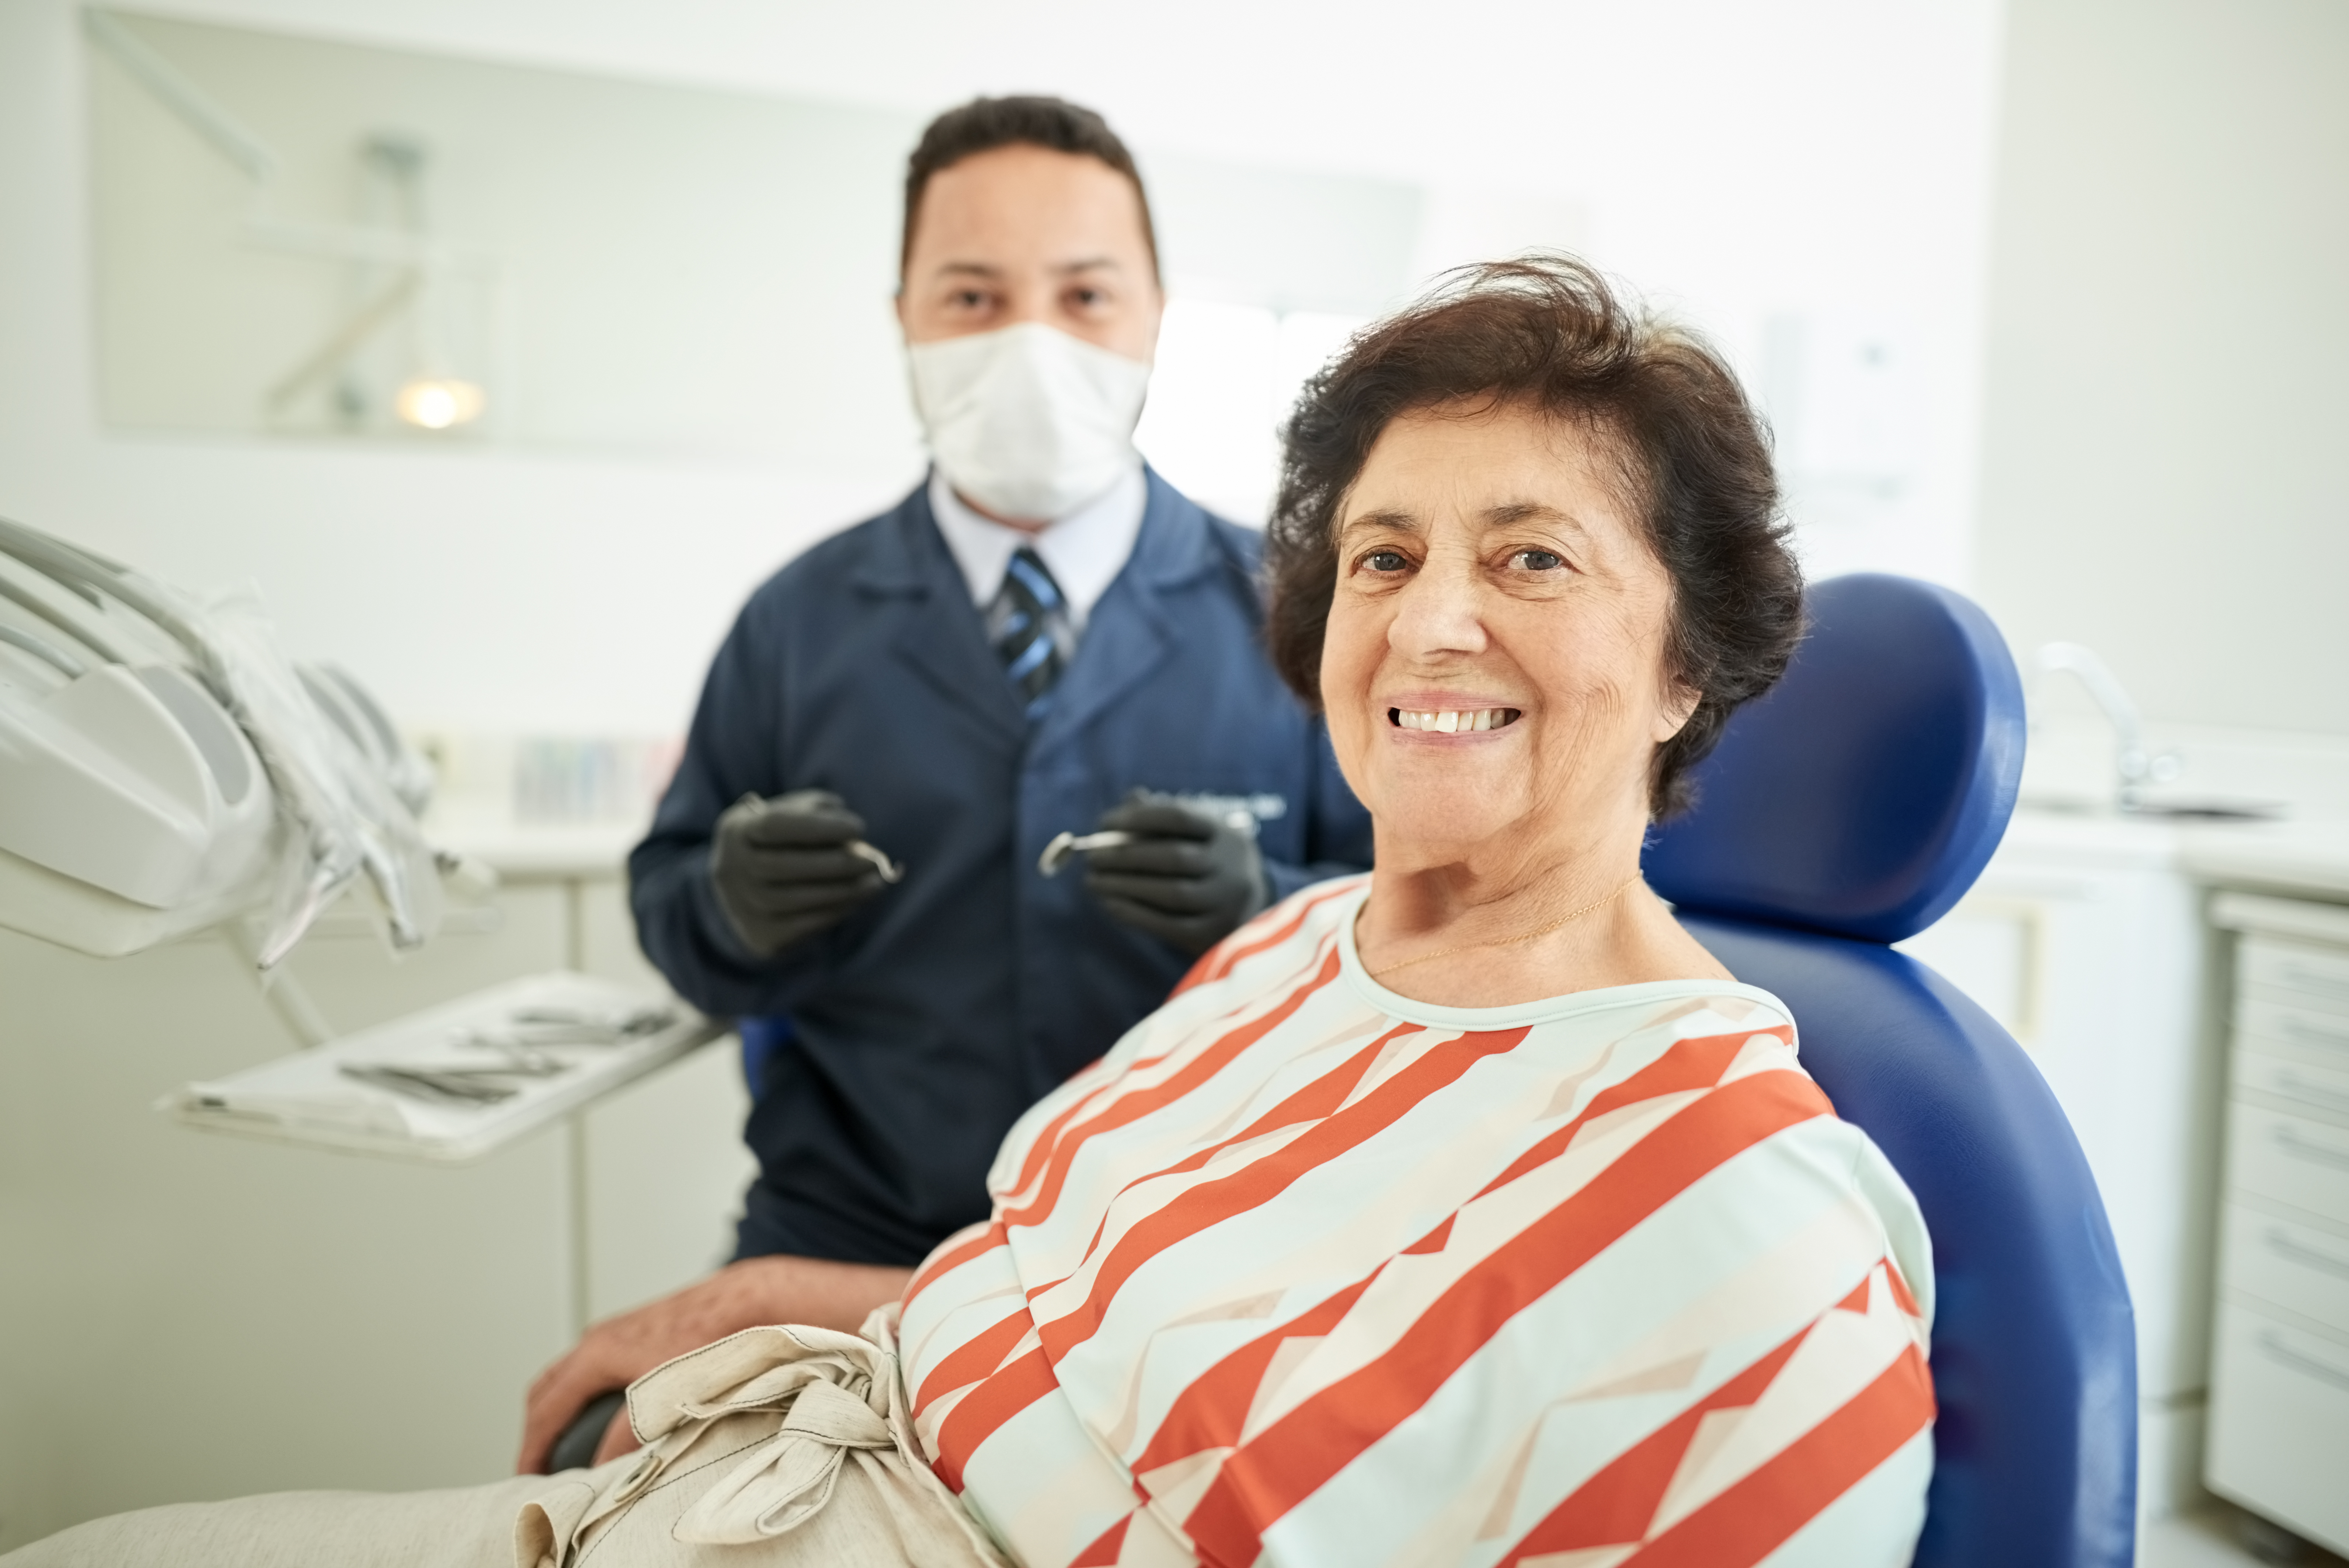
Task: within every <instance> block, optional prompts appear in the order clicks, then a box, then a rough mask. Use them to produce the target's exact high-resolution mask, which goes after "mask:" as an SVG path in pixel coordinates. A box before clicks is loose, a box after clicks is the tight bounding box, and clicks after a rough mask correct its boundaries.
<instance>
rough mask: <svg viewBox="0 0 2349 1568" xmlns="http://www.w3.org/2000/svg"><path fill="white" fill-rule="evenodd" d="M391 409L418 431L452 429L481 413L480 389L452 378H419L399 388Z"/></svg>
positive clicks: (476, 417)
mask: <svg viewBox="0 0 2349 1568" xmlns="http://www.w3.org/2000/svg"><path fill="white" fill-rule="evenodd" d="M392 406H393V407H394V408H395V409H397V410H398V411H399V417H400V419H401V420H403V421H406V422H407V423H409V424H411V425H414V426H415V427H416V428H417V429H419V430H427V431H445V430H454V429H455V428H456V427H457V426H459V425H461V424H470V423H471V422H472V421H474V420H476V419H479V418H480V417H481V408H482V398H481V388H479V387H477V386H475V385H474V384H473V383H472V382H471V381H460V380H458V379H456V378H454V377H452V376H419V377H417V378H416V379H414V380H411V381H409V383H408V384H407V385H405V386H403V387H401V388H400V389H399V396H398V399H397V400H395V401H394V402H393V404H392Z"/></svg>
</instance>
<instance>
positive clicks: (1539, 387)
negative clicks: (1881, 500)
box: [1268, 258, 1802, 1002]
mask: <svg viewBox="0 0 2349 1568" xmlns="http://www.w3.org/2000/svg"><path fill="white" fill-rule="evenodd" d="M1268 534H1269V537H1268V556H1269V566H1270V571H1271V574H1272V578H1273V584H1274V596H1273V598H1274V602H1273V609H1272V616H1271V624H1270V627H1269V628H1268V630H1269V635H1270V638H1271V641H1272V646H1273V649H1274V652H1275V658H1276V660H1277V661H1278V665H1279V667H1280V669H1281V671H1282V673H1283V674H1284V675H1285V676H1286V677H1287V678H1288V681H1289V683H1290V685H1292V686H1293V687H1295V688H1296V689H1297V691H1299V694H1300V695H1303V696H1304V697H1306V699H1307V700H1308V701H1312V702H1315V703H1318V704H1319V705H1321V706H1322V707H1323V708H1325V710H1326V711H1327V712H1328V714H1329V719H1330V738H1331V740H1332V742H1334V743H1335V745H1336V747H1337V750H1338V754H1339V759H1340V764H1341V765H1342V766H1343V767H1344V769H1345V771H1346V776H1347V779H1348V782H1350V784H1352V785H1353V786H1354V790H1355V793H1356V794H1359V795H1361V798H1362V800H1363V803H1364V804H1365V805H1368V806H1369V807H1370V808H1371V815H1372V817H1373V819H1374V820H1375V822H1376V824H1377V829H1378V864H1379V877H1378V880H1377V884H1376V887H1375V888H1374V890H1373V891H1372V894H1371V898H1370V900H1369V902H1368V904H1367V906H1366V908H1365V909H1364V910H1363V914H1362V919H1361V930H1360V937H1361V942H1362V944H1363V950H1364V953H1365V957H1366V960H1367V961H1370V962H1371V968H1372V969H1373V971H1376V972H1378V973H1381V974H1382V975H1383V974H1390V973H1393V972H1395V971H1401V970H1404V969H1409V968H1414V967H1417V966H1421V965H1424V964H1426V963H1428V962H1429V961H1432V960H1433V959H1435V958H1437V957H1439V956H1444V957H1451V956H1454V955H1458V956H1460V957H1461V959H1462V961H1460V962H1457V963H1454V964H1453V965H1452V966H1450V967H1448V968H1447V969H1445V970H1444V971H1423V972H1421V973H1420V974H1416V975H1413V976H1412V977H1411V981H1410V986H1409V987H1408V988H1407V989H1409V990H1410V993H1411V994H1413V995H1421V996H1423V1000H1430V1001H1434V1000H1446V1001H1449V1000H1466V999H1470V998H1475V999H1477V1000H1481V1001H1485V1002H1497V1001H1516V1000H1522V999H1524V998H1525V997H1527V996H1540V995H1548V994H1552V993H1553V992H1556V991H1557V989H1559V987H1558V978H1559V976H1560V975H1561V974H1568V975H1572V976H1575V977H1576V981H1577V983H1576V985H1575V987H1574V989H1587V988H1589V987H1592V986H1597V985H1606V984H1618V983H1628V982H1630V981H1638V980H1644V979H1656V978H1663V977H1665V976H1666V975H1671V976H1681V975H1688V974H1719V973H1721V972H1722V971H1720V970H1719V968H1718V966H1717V965H1715V964H1714V963H1713V961H1712V959H1711V958H1710V957H1709V956H1708V955H1706V954H1705V953H1704V951H1703V950H1702V949H1701V948H1699V947H1697V945H1696V944H1695V943H1694V942H1692V941H1691V940H1689V939H1688V938H1687V937H1686V936H1684V935H1683V934H1682V933H1681V931H1680V929H1679V928H1678V927H1677V926H1676V925H1674V924H1672V922H1671V919H1670V917H1669V915H1668V913H1667V912H1666V911H1665V910H1664V909H1663V907H1662V905H1661V904H1660V903H1659V902H1657V901H1656V900H1655V899H1654V898H1649V897H1646V896H1644V895H1642V896H1640V897H1638V898H1624V897H1622V896H1623V895H1626V894H1629V893H1630V891H1631V888H1632V885H1633V884H1634V883H1635V882H1636V881H1637V879H1638V869H1639V856H1640V840H1641V838H1642V836H1644V834H1645V831H1646V827H1647V824H1648V822H1649V820H1650V819H1651V816H1658V815H1667V814H1669V813H1670V812H1671V811H1672V810H1674V809H1676V808H1677V807H1679V806H1681V805H1684V804H1686V796H1687V791H1688V783H1687V775H1688V770H1689V769H1690V767H1691V766H1692V764H1694V763H1696V762H1697V761H1698V760H1699V759H1701V758H1702V756H1703V755H1704V754H1705V753H1707V752H1708V751H1710V750H1711V749H1712V747H1713V742H1714V741H1715V740H1716V739H1718V737H1719V736H1720V733H1721V728H1722V725H1723V722H1725V721H1726V720H1727V718H1728V716H1729V713H1730V712H1731V711H1732V710H1733V709H1734V708H1735V707H1736V706H1737V705H1738V704H1739V703H1741V702H1744V701H1747V700H1748V699H1749V698H1751V697H1753V696H1754V695H1755V694H1756V693H1758V692H1760V691H1764V690H1766V689H1767V688H1768V687H1769V686H1770V685H1771V683H1772V682H1774V681H1775V680H1777V678H1778V676H1779V675H1780V673H1782V672H1783V671H1784V670H1785V667H1786V661H1787V659H1788V658H1789V657H1790V656H1791V655H1792V653H1793V649H1794V645H1795V639H1796V638H1797V637H1798V636H1799V634H1800V628H1801V622H1802V577H1801V573H1800V571H1799V569H1798V568H1797V566H1795V560H1794V556H1793V555H1792V553H1791V552H1790V551H1789V549H1788V548H1787V545H1786V529H1785V524H1784V522H1783V521H1782V519H1781V518H1780V516H1779V514H1778V508H1777V485H1776V482H1775V476H1774V474H1773V472H1772V469H1771V463H1770V452H1769V446H1768V440H1767V437H1766V435H1765V433H1764V430H1763V428H1762V426H1761V422H1760V420H1759V418H1758V417H1757V416H1756V414H1755V413H1754V410H1753V408H1752V405H1751V404H1750V403H1748V401H1747V400H1746V399H1745V396H1744V392H1743V391H1742V390H1741V389H1740V388H1739V387H1738V384H1737V381H1736V379H1735V378H1734V377H1733V376H1732V375H1731V374H1730V372H1729V370H1728V369H1727V368H1726V367H1725V366H1724V365H1723V363H1722V361H1721V359H1720V358H1719V357H1718V356H1717V355H1716V354H1714V353H1713V351H1712V349H1710V348H1708V347H1707V346H1706V345H1705V344H1704V343H1703V342H1702V340H1701V339H1699V338H1697V337H1694V336H1693V335H1692V334H1690V333H1688V332H1686V331H1684V330H1682V329H1680V328H1677V327H1671V326H1669V325H1666V324H1661V323H1658V322H1654V321H1651V320H1647V319H1643V318H1641V317H1639V316H1637V315H1635V314H1634V313H1633V312H1632V311H1631V310H1630V309H1629V308H1627V307H1626V306H1624V305H1623V304H1622V303H1621V302H1620V301H1619V300H1618V299H1617V298H1616V297H1615V296H1614V294H1613V293H1612V291H1611V290H1609V287H1608V286H1607V284H1606V282H1605V280H1604V279H1602V278H1601V277H1600V276H1599V275H1598V274H1597V273H1595V272H1593V271H1592V270H1591V269H1589V268H1588V267H1587V266H1585V265H1582V264H1581V263H1579V262H1575V261H1570V260H1566V259H1563V258H1532V259H1527V260H1524V261H1518V262H1510V263H1502V264H1495V265H1487V266H1484V267H1478V268H1472V269H1468V270H1467V271H1465V272H1464V273H1461V274H1458V275H1454V280H1453V281H1452V283H1451V285H1450V286H1449V287H1448V288H1446V289H1444V290H1442V291H1439V292H1438V293H1437V294H1436V295H1435V296H1433V297H1432V298H1430V299H1429V300H1427V301H1425V302H1423V304H1421V305H1420V306H1416V307H1415V308H1413V309H1412V310H1410V311H1407V312H1405V313H1404V314H1402V315H1401V316H1398V317H1394V318H1392V319H1391V320H1389V321H1387V322H1385V323H1383V324H1381V326H1379V327H1376V328H1375V329H1373V330H1372V331H1371V332H1370V333H1368V334H1367V335H1365V336H1364V337H1362V338H1361V340H1360V341H1359V342H1358V343H1356V344H1355V345H1354V347H1353V348H1352V349H1351V350H1350V352H1349V353H1348V354H1346V355H1345V356H1343V357H1342V358H1340V359H1339V360H1338V361H1336V362H1335V363H1333V364H1332V365H1331V366H1330V368H1329V369H1327V370H1325V371H1324V372H1323V373H1322V374H1321V376H1320V377H1319V378H1318V379H1316V380H1315V381H1313V382H1312V383H1311V384H1310V385H1309V387H1308V389H1307V391H1306V394H1305V397H1304V400H1303V401H1302V402H1301V403H1300V405H1299V409H1298V411H1297V414H1296V417H1295V418H1294V420H1293V421H1291V424H1290V427H1289V431H1288V462H1287V467H1286V471H1285V474H1284V479H1283V483H1282V488H1281V496H1280V501H1279V504H1278V508H1277V511H1276V514H1275V516H1274V518H1273V521H1272V524H1271V527H1270V529H1269V531H1268ZM1602 910H1605V911H1606V912H1607V914H1606V918H1605V919H1592V920H1591V921H1590V923H1589V924H1588V925H1583V926H1579V927H1578V929H1568V928H1570V927H1577V926H1578V922H1580V921H1582V920H1583V919H1585V918H1586V917H1596V916H1599V914H1600V912H1601V911H1602ZM1537 944H1538V945H1537Z"/></svg>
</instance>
